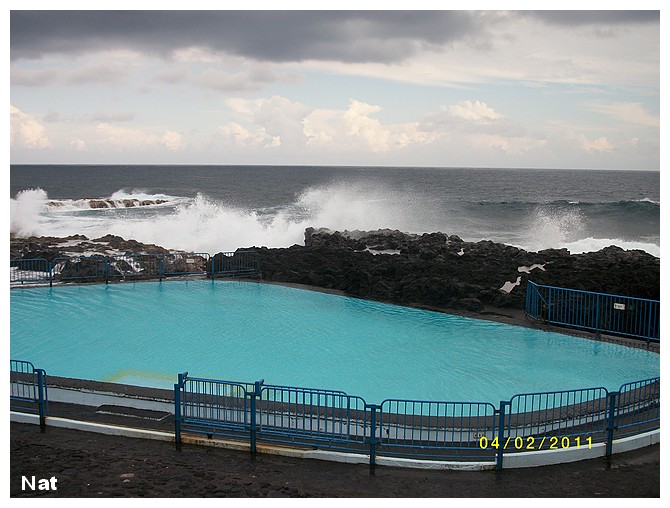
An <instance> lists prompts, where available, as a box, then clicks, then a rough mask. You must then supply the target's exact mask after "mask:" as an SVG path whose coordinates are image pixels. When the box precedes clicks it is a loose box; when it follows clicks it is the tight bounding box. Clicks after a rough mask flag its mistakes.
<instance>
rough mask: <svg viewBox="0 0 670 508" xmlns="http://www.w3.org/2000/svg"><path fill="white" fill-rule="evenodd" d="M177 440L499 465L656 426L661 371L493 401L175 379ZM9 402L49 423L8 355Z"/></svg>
mask: <svg viewBox="0 0 670 508" xmlns="http://www.w3.org/2000/svg"><path fill="white" fill-rule="evenodd" d="M174 404H175V444H176V446H177V448H180V447H181V442H182V433H183V432H191V433H200V434H206V435H207V436H208V437H209V438H212V437H213V436H215V435H217V436H224V437H231V438H236V439H248V440H249V444H250V451H251V452H252V453H255V452H256V442H257V440H259V439H260V440H263V441H267V442H279V443H284V444H289V445H298V446H308V447H315V448H319V449H323V448H326V449H334V450H346V451H355V452H359V453H364V454H367V455H368V456H369V463H370V467H371V469H374V466H375V461H376V457H377V456H378V455H383V456H391V457H420V458H428V459H441V460H445V459H457V460H460V461H466V462H467V461H487V462H489V463H491V464H494V463H495V465H496V467H497V468H499V469H502V468H503V466H504V456H505V455H507V454H511V453H517V452H522V451H524V452H532V451H541V450H558V449H567V448H580V447H584V448H586V447H588V448H591V447H592V446H593V445H594V444H597V443H604V444H605V454H606V455H607V456H610V455H611V454H612V446H613V442H614V440H615V439H618V438H622V437H628V436H633V435H638V434H642V433H646V432H649V431H654V430H658V429H660V377H656V378H651V379H644V380H641V381H635V382H631V383H625V384H623V385H621V387H620V388H619V390H618V391H614V392H608V391H607V390H606V389H605V388H602V387H596V388H584V389H577V390H562V391H550V392H538V393H522V394H517V395H514V396H513V397H512V398H511V399H510V400H508V401H500V405H499V407H495V406H494V405H493V404H490V403H487V402H449V401H423V400H407V399H386V400H384V401H383V402H382V403H381V404H379V405H377V404H368V403H367V402H366V401H365V400H364V399H363V398H361V397H357V396H353V395H349V394H347V393H345V392H343V391H338V390H325V389H318V388H300V387H294V386H278V385H264V381H263V380H260V381H256V382H254V383H244V382H237V381H222V380H216V379H207V378H194V377H190V376H189V375H188V373H187V372H185V373H181V374H179V375H178V376H177V383H175V385H174ZM10 405H11V406H12V408H15V409H18V410H23V411H29V412H37V413H38V414H39V418H40V428H41V430H42V431H44V430H45V428H46V416H47V413H48V397H47V378H46V372H45V371H44V370H43V369H36V368H35V367H34V365H33V364H32V363H30V362H27V361H23V360H10Z"/></svg>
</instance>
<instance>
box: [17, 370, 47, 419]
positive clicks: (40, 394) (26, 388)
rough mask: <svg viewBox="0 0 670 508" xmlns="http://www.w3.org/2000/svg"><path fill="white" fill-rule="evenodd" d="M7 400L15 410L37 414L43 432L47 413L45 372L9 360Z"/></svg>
mask: <svg viewBox="0 0 670 508" xmlns="http://www.w3.org/2000/svg"><path fill="white" fill-rule="evenodd" d="M9 400H10V406H11V407H13V408H15V409H20V410H23V411H29V412H37V414H38V415H39V418H40V429H41V430H42V432H44V430H45V428H46V416H47V414H48V412H49V402H48V396H47V373H46V371H45V370H43V369H36V368H35V366H34V365H33V364H32V363H30V362H26V361H23V360H11V359H10V361H9Z"/></svg>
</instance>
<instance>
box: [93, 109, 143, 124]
mask: <svg viewBox="0 0 670 508" xmlns="http://www.w3.org/2000/svg"><path fill="white" fill-rule="evenodd" d="M90 119H91V120H92V121H94V122H102V123H109V122H130V121H131V120H134V119H135V113H130V112H123V111H111V112H104V111H97V112H95V113H93V114H92V115H91V116H90Z"/></svg>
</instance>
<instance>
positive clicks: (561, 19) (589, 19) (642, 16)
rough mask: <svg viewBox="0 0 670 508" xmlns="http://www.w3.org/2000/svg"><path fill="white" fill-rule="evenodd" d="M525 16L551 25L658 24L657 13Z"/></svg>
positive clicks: (538, 13) (534, 13)
mask: <svg viewBox="0 0 670 508" xmlns="http://www.w3.org/2000/svg"><path fill="white" fill-rule="evenodd" d="M523 14H524V15H527V16H532V17H535V18H538V19H540V20H542V21H544V22H545V23H548V24H551V25H568V26H577V25H628V24H637V23H658V22H659V20H660V12H659V11H527V12H524V13H523Z"/></svg>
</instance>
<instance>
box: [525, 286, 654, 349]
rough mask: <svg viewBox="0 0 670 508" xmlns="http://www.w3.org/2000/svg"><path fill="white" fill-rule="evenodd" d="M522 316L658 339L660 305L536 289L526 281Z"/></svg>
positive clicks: (624, 298) (602, 295)
mask: <svg viewBox="0 0 670 508" xmlns="http://www.w3.org/2000/svg"><path fill="white" fill-rule="evenodd" d="M526 314H527V315H528V316H530V317H532V318H533V319H541V320H543V321H545V322H547V323H549V324H555V325H561V326H568V327H572V328H580V329H586V330H592V331H594V332H596V333H610V334H615V335H624V336H628V337H637V338H643V339H645V340H647V341H659V340H660V322H659V320H660V302H659V301H658V300H645V299H643V298H633V297H629V296H618V295H610V294H604V293H593V292H589V291H581V290H575V289H565V288H557V287H553V286H540V285H538V284H535V283H534V282H532V281H528V286H527V288H526Z"/></svg>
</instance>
